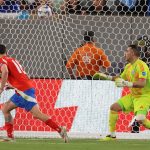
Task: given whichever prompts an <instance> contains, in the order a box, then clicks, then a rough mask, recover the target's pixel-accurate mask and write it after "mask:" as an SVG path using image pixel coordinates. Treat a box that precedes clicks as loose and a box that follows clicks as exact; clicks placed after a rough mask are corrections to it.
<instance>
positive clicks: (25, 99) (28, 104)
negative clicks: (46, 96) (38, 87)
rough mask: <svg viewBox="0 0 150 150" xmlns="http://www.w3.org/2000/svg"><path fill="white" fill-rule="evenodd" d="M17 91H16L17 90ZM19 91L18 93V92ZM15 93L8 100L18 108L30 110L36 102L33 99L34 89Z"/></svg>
mask: <svg viewBox="0 0 150 150" xmlns="http://www.w3.org/2000/svg"><path fill="white" fill-rule="evenodd" d="M17 92H18V91H17ZM18 93H19V94H18ZM18 93H15V94H14V95H13V96H12V97H11V98H10V100H11V101H12V102H13V103H14V104H15V105H16V106H17V107H20V108H24V109H25V110H26V111H30V110H31V109H32V108H33V106H35V105H36V104H37V102H36V99H35V89H34V88H31V89H28V90H26V91H23V92H22V91H19V92H18Z"/></svg>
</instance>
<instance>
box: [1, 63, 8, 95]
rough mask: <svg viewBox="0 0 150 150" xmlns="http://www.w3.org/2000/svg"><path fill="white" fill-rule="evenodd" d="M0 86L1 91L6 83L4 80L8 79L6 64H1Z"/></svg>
mask: <svg viewBox="0 0 150 150" xmlns="http://www.w3.org/2000/svg"><path fill="white" fill-rule="evenodd" d="M1 72H2V73H1V87H0V90H1V92H2V91H3V90H4V88H5V85H6V82H7V79H8V68H7V65H6V64H3V65H2V66H1Z"/></svg>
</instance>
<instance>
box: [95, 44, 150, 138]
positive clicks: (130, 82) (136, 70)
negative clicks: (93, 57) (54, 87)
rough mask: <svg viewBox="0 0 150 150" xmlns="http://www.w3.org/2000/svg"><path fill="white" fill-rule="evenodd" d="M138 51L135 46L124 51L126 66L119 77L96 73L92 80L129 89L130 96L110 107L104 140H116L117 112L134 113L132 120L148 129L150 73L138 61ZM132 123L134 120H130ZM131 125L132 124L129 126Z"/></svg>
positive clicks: (145, 66)
mask: <svg viewBox="0 0 150 150" xmlns="http://www.w3.org/2000/svg"><path fill="white" fill-rule="evenodd" d="M139 56H140V51H139V50H138V49H137V47H136V45H129V46H128V48H127V50H126V51H125V58H126V61H127V62H128V64H127V65H126V66H125V68H124V71H123V73H122V74H121V75H120V76H114V77H113V76H108V75H105V74H102V73H96V74H95V75H94V76H93V78H94V79H104V80H112V81H115V84H116V86H117V87H129V89H130V94H128V95H126V96H124V97H122V98H120V99H119V100H118V101H117V102H115V103H114V104H112V105H111V106H110V113H109V131H110V134H109V135H107V136H106V138H104V140H114V139H116V133H115V130H116V122H117V119H118V112H120V111H124V112H131V111H132V112H134V114H135V117H134V119H135V120H136V121H138V122H139V123H141V124H143V126H145V127H146V128H149V129H150V121H149V120H148V119H147V118H146V115H147V113H148V110H149V108H150V72H149V68H148V66H147V65H146V63H145V62H143V61H142V60H140V59H139ZM132 122H134V120H132ZM130 125H132V123H131V124H130Z"/></svg>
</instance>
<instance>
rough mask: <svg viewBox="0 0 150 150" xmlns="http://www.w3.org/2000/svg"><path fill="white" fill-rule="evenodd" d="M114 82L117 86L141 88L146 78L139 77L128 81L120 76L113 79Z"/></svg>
mask: <svg viewBox="0 0 150 150" xmlns="http://www.w3.org/2000/svg"><path fill="white" fill-rule="evenodd" d="M115 84H116V86H117V87H132V88H143V87H144V86H145V85H146V79H142V78H141V79H139V80H138V81H136V82H129V81H126V80H124V79H122V78H118V79H116V80H115Z"/></svg>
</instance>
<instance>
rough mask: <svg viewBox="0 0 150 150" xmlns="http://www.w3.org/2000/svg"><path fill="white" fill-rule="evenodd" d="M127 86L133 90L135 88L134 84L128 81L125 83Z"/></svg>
mask: <svg viewBox="0 0 150 150" xmlns="http://www.w3.org/2000/svg"><path fill="white" fill-rule="evenodd" d="M124 84H125V86H127V87H130V88H132V87H133V83H132V82H128V81H124Z"/></svg>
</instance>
